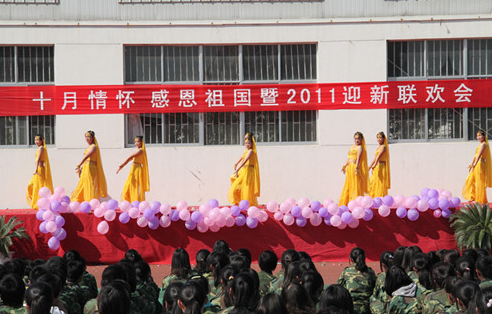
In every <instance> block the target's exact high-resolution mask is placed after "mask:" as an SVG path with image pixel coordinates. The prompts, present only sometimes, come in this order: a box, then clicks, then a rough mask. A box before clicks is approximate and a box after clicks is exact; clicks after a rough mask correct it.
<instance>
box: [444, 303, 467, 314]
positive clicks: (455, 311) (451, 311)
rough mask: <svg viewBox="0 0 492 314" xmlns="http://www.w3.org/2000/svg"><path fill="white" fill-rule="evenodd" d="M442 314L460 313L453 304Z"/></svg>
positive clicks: (456, 304) (456, 305)
mask: <svg viewBox="0 0 492 314" xmlns="http://www.w3.org/2000/svg"><path fill="white" fill-rule="evenodd" d="M443 313H445V314H458V313H462V312H461V311H460V310H459V309H458V303H455V304H453V305H451V306H450V307H448V308H446V309H445V310H444V311H443Z"/></svg>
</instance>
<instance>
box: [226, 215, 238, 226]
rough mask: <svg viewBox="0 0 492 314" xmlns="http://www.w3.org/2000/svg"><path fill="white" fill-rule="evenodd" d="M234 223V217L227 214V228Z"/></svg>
mask: <svg viewBox="0 0 492 314" xmlns="http://www.w3.org/2000/svg"><path fill="white" fill-rule="evenodd" d="M235 224H236V219H234V217H232V216H229V217H227V218H226V224H225V225H226V226H227V227H229V228H230V227H233V226H234V225H235Z"/></svg>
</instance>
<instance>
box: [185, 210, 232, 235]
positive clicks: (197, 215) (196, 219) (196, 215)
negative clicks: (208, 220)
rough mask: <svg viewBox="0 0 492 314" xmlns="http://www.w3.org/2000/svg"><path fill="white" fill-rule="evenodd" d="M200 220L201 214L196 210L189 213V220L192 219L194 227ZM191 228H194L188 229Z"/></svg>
mask: <svg viewBox="0 0 492 314" xmlns="http://www.w3.org/2000/svg"><path fill="white" fill-rule="evenodd" d="M238 209H239V207H238ZM188 220H190V219H188ZM202 220H203V215H202V213H200V212H199V211H198V210H197V211H194V212H192V213H191V221H193V222H194V223H195V227H196V224H197V223H199V222H200V221H202ZM187 228H188V227H187ZM193 229H195V228H194V227H193V228H192V229H190V230H193Z"/></svg>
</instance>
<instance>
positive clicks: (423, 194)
mask: <svg viewBox="0 0 492 314" xmlns="http://www.w3.org/2000/svg"><path fill="white" fill-rule="evenodd" d="M429 191H430V190H429V188H423V189H422V190H421V191H420V196H422V197H427V195H429Z"/></svg>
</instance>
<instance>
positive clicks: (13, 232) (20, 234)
mask: <svg viewBox="0 0 492 314" xmlns="http://www.w3.org/2000/svg"><path fill="white" fill-rule="evenodd" d="M21 224H22V221H20V220H17V217H15V216H14V217H12V218H10V219H9V221H7V222H5V216H0V254H1V255H3V256H4V257H8V256H9V247H10V246H11V245H12V239H14V238H18V239H23V238H28V237H29V236H28V234H27V233H26V229H25V228H24V227H18V226H19V225H21Z"/></svg>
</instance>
